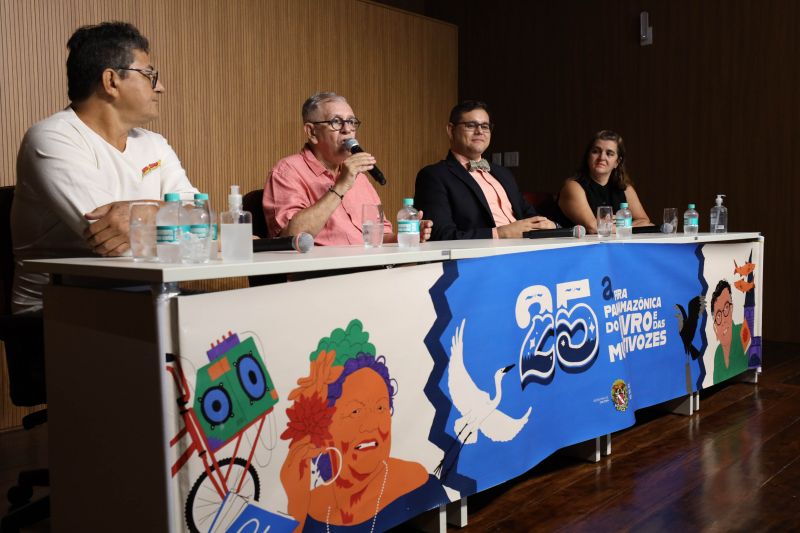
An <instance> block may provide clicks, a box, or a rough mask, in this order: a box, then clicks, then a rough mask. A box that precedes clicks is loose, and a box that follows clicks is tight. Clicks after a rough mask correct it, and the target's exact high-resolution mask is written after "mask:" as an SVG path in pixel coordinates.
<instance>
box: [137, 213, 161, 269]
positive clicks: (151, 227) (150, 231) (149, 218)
mask: <svg viewBox="0 0 800 533" xmlns="http://www.w3.org/2000/svg"><path fill="white" fill-rule="evenodd" d="M158 208H159V204H158V202H131V206H130V244H131V255H133V260H134V261H136V262H141V261H158V255H157V254H156V213H158Z"/></svg>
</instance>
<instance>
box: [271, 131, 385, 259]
mask: <svg viewBox="0 0 800 533" xmlns="http://www.w3.org/2000/svg"><path fill="white" fill-rule="evenodd" d="M334 183H336V176H334V175H333V174H332V173H331V172H330V171H329V170H328V169H327V168H325V165H323V164H322V163H321V162H320V161H319V160H318V159H317V158H316V157H315V156H314V152H312V151H311V148H309V147H308V145H305V146H304V147H303V149H302V150H300V153H299V154H294V155H290V156H289V157H285V158H283V159H281V160H280V161H278V164H276V165H275V166H274V167H273V168H272V170H271V171H270V173H269V177H268V178H267V181H266V183H265V184H264V197H263V200H262V206H263V208H264V216H265V217H266V219H267V226H268V227H269V233H270V236H271V237H277V236H278V235H279V234H280V232H281V230H283V228H285V227H286V226H287V225H288V224H289V221H290V220H292V217H293V216H295V214H297V212H298V211H302V210H303V209H306V208H308V207H311V206H312V205H314V204H316V203H317V202H318V201H319V199H320V198H322V196H323V195H325V194H329V193H328V189H329V188H330V187H331V186H333V184H334ZM380 203H381V199H380V197H379V196H378V193H377V192H376V191H375V188H374V187H373V186H372V184H371V183H370V182H369V179H368V178H367V176H366V175H365V174H359V175H358V176H356V179H355V182H354V183H353V187H352V188H351V189H350V190H349V191H347V192H346V193H345V195H344V198H343V199H342V201H341V203H340V205H339V207H337V208H336V210H335V211H334V212H333V214H332V215H331V216H330V218H329V219H328V222H326V223H325V226H323V228H322V230H320V232H319V233H318V234H317V236H316V238H315V239H314V243H315V244H318V245H321V246H341V245H348V244H363V242H364V239H363V237H362V234H361V207H362V206H363V205H364V204H380ZM383 232H384V234H385V233H392V223H391V222H389V220H388V219H387V218H386V215H385V213H384V222H383Z"/></svg>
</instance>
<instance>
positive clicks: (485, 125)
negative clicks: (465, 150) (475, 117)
mask: <svg viewBox="0 0 800 533" xmlns="http://www.w3.org/2000/svg"><path fill="white" fill-rule="evenodd" d="M459 124H460V125H462V126H464V127H465V128H466V129H467V130H468V131H475V130H477V129H478V128H480V130H481V131H482V132H484V133H489V132H490V131H492V130H493V129H494V124H492V123H491V122H456V124H455V125H456V126H458V125H459Z"/></svg>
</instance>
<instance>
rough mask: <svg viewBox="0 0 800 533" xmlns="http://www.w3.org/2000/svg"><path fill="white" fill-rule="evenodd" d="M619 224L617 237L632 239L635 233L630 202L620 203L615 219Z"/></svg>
mask: <svg viewBox="0 0 800 533" xmlns="http://www.w3.org/2000/svg"><path fill="white" fill-rule="evenodd" d="M614 221H615V222H616V225H617V239H630V238H631V235H633V214H631V210H630V209H628V204H627V203H625V202H622V203H621V204H619V211H617V215H616V217H615V219H614Z"/></svg>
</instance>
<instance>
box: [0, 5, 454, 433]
mask: <svg viewBox="0 0 800 533" xmlns="http://www.w3.org/2000/svg"><path fill="white" fill-rule="evenodd" d="M103 20H125V21H130V22H132V23H133V24H135V25H136V26H137V27H138V28H139V29H140V30H141V31H142V33H143V34H144V35H146V36H147V37H148V39H150V43H151V58H152V60H153V63H154V65H155V66H156V67H157V68H158V69H159V72H160V75H161V79H162V80H163V83H164V85H165V87H166V94H165V95H164V97H163V98H162V100H161V117H160V118H159V119H158V120H157V121H155V122H153V123H152V124H150V125H148V128H150V129H152V130H155V131H158V132H159V133H162V134H163V135H165V136H166V138H167V139H168V140H169V141H170V143H171V144H172V146H173V148H174V149H175V151H176V152H177V154H178V156H179V157H180V158H181V160H182V162H183V164H184V166H185V168H186V170H187V173H188V175H189V177H190V179H191V180H192V182H193V183H194V184H195V185H197V186H198V187H199V188H200V189H201V190H204V191H208V192H209V194H210V196H211V199H212V204H213V205H214V207H215V208H217V209H218V210H219V209H220V208H223V207H224V204H225V202H226V200H225V199H226V197H227V190H228V187H229V185H231V184H239V185H241V187H242V190H243V191H250V190H253V189H259V188H262V187H263V185H264V180H265V178H266V177H267V173H268V171H269V169H270V168H271V167H272V165H274V164H275V163H276V162H277V161H278V160H279V159H280V158H281V157H284V156H286V155H289V154H292V153H295V152H297V151H298V150H299V149H300V148H301V146H302V143H303V135H302V121H301V117H300V107H301V105H302V103H303V101H304V100H305V99H306V98H307V97H308V96H309V95H311V94H313V93H315V92H317V91H321V90H331V91H335V92H337V93H339V94H342V95H344V96H346V97H347V98H348V100H349V102H350V104H351V105H352V107H353V109H354V110H355V112H356V114H357V115H358V117H359V118H360V119H361V120H362V121H363V125H362V127H361V130H360V131H359V140H360V141H361V144H362V145H363V146H365V147H367V149H368V150H369V151H370V152H371V153H373V154H374V155H375V156H376V157H377V158H378V161H379V164H380V166H381V169H382V170H383V171H384V173H385V174H386V176H387V179H388V184H387V185H386V186H385V187H383V188H381V189H380V190H379V191H378V192H379V194H380V196H381V200H382V202H383V204H384V205H385V206H386V212H387V214H389V215H392V214H393V213H394V212H395V211H396V210H397V209H399V208H400V206H401V204H402V198H403V197H404V196H411V195H413V192H414V178H415V177H416V173H417V171H418V170H419V169H420V168H421V167H422V166H424V165H426V164H429V163H431V162H434V161H436V160H438V159H441V158H442V157H443V156H444V154H445V153H446V150H447V139H446V136H445V134H444V123H443V117H444V116H446V114H447V112H448V110H449V109H450V107H451V106H452V105H453V102H454V101H455V100H456V98H457V76H458V68H457V65H458V43H457V29H456V27H455V26H453V25H451V24H447V23H444V22H439V21H436V20H433V19H429V18H425V17H422V16H419V15H414V14H410V13H406V12H404V11H400V10H397V9H393V8H389V7H386V6H382V5H378V4H374V3H371V2H366V1H362V0H335V1H323V0H271V1H262V0H231V1H226V2H219V1H217V0H191V1H190V0H169V1H164V0H116V1H113V2H107V1H104V0H61V1H58V2H55V1H44V0H0V58H2V68H0V116H2V122H1V123H0V157H2V161H0V184H2V185H10V184H13V183H14V182H15V160H16V152H17V147H18V146H19V142H20V140H21V139H22V136H23V135H24V133H25V131H26V130H27V128H28V127H30V126H31V125H32V124H33V123H35V122H37V121H39V120H41V119H43V118H45V117H47V116H48V115H50V114H52V113H53V112H55V111H57V110H59V109H61V108H63V107H65V106H66V105H67V104H68V103H69V102H68V99H67V96H66V94H67V91H66V68H65V62H66V56H67V50H66V47H65V44H66V42H67V39H68V38H69V36H70V35H71V33H72V32H73V31H74V30H75V29H76V28H77V27H79V26H81V25H84V24H94V23H97V22H101V21H103ZM227 286H230V284H228V285H222V284H211V283H209V284H204V285H203V287H205V288H209V289H214V288H222V287H227ZM3 355H4V354H3ZM3 372H5V369H3ZM5 383H7V377H6V376H5V374H3V377H2V379H1V380H0V389H3V393H2V394H0V410H1V411H0V429H2V428H6V427H10V426H15V425H18V424H19V418H20V416H21V414H22V411H21V410H18V409H15V408H13V406H10V404H9V403H8V398H7V393H6V392H5Z"/></svg>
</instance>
